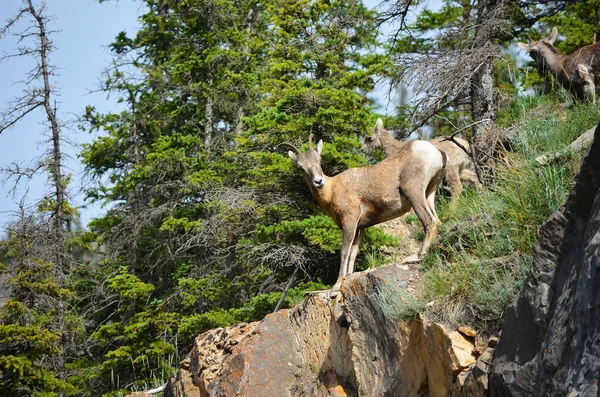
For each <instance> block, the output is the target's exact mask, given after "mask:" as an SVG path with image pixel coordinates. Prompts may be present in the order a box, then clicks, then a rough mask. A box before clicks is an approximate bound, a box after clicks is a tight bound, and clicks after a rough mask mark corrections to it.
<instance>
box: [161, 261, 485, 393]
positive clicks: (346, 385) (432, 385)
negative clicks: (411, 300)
mask: <svg viewBox="0 0 600 397" xmlns="http://www.w3.org/2000/svg"><path fill="white" fill-rule="evenodd" d="M400 273H401V272H400V271H399V269H398V268H397V267H396V266H395V265H390V266H386V267H381V268H378V269H375V270H373V271H366V272H362V273H357V274H354V275H352V276H351V277H349V278H348V279H347V280H346V281H345V282H344V284H343V286H342V290H341V294H340V295H338V296H337V297H335V298H330V297H329V296H328V295H327V294H320V295H319V294H316V295H312V296H309V297H307V298H306V299H305V300H304V301H303V302H302V303H301V304H299V305H298V306H296V307H294V308H292V309H289V310H280V311H279V312H277V313H274V314H270V315H268V316H267V317H266V318H265V319H264V320H263V321H261V322H256V323H251V324H240V325H236V326H232V327H229V328H219V329H215V330H211V331H208V332H206V333H204V334H202V335H200V336H199V337H197V338H196V341H195V344H194V347H193V349H192V352H191V354H190V356H189V357H188V358H187V359H186V360H184V361H183V362H182V364H181V369H180V371H179V372H178V373H177V374H176V375H175V376H174V377H172V378H171V380H170V382H169V384H168V385H167V387H166V389H165V396H167V397H182V396H202V397H205V396H234V395H235V396H248V397H254V396H261V397H269V396H276V397H281V396H294V397H302V396H311V397H321V396H323V397H325V396H336V397H342V396H359V395H360V396H369V397H377V396H425V395H431V396H433V397H445V396H447V395H448V393H449V392H452V393H453V394H452V396H453V397H458V396H481V395H483V394H472V393H475V391H477V393H479V390H485V389H486V387H487V365H488V364H487V361H482V360H478V359H477V358H476V357H475V356H474V355H473V351H474V336H475V335H474V333H473V331H472V330H463V333H461V332H458V331H449V330H447V329H445V328H444V327H443V326H442V325H440V324H435V323H427V322H424V321H423V320H422V319H417V320H414V321H412V322H410V323H406V322H404V321H402V316H403V313H402V308H403V306H402V300H403V299H408V296H407V295H405V293H404V294H403V293H402V292H401V291H402V288H401V287H400V286H399V284H400V281H401V277H400V276H399V275H400ZM486 351H487V353H485V352H484V354H482V355H481V357H484V356H485V357H484V358H485V360H489V359H490V358H491V352H490V351H488V350H486ZM481 357H480V358H481ZM477 368H479V369H481V368H483V371H481V370H480V371H479V372H477V371H476V369H477ZM469 382H470V383H469Z"/></svg>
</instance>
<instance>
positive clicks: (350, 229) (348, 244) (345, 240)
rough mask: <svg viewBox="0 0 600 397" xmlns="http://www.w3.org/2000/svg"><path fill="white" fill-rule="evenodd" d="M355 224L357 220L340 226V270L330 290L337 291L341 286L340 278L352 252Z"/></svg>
mask: <svg viewBox="0 0 600 397" xmlns="http://www.w3.org/2000/svg"><path fill="white" fill-rule="evenodd" d="M356 225H357V222H352V224H350V225H346V224H345V225H343V227H342V233H343V237H342V258H341V261H340V272H339V274H338V278H337V281H336V282H335V284H334V285H333V287H331V290H332V291H337V290H339V289H340V287H341V286H342V279H343V278H344V277H345V276H346V275H347V274H348V269H349V264H350V257H351V254H352V246H353V244H354V240H355V238H356Z"/></svg>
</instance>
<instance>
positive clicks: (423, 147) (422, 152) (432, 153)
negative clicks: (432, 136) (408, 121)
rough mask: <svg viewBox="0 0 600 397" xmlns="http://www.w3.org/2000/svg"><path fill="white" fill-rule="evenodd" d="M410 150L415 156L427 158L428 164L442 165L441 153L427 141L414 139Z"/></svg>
mask: <svg viewBox="0 0 600 397" xmlns="http://www.w3.org/2000/svg"><path fill="white" fill-rule="evenodd" d="M411 151H412V152H413V153H414V154H416V155H417V156H419V157H421V158H424V159H427V163H428V164H432V165H438V166H439V167H442V166H443V161H442V153H441V152H440V151H439V150H438V149H437V148H436V147H435V146H433V145H432V144H431V143H430V142H427V141H414V143H413V145H412V147H411Z"/></svg>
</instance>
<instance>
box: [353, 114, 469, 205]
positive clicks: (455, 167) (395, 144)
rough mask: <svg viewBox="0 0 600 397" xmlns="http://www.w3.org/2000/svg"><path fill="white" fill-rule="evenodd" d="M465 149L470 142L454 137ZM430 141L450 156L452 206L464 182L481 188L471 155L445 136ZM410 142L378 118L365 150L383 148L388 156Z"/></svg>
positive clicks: (447, 172)
mask: <svg viewBox="0 0 600 397" xmlns="http://www.w3.org/2000/svg"><path fill="white" fill-rule="evenodd" d="M454 139H455V140H456V141H457V142H458V143H460V145H461V146H463V147H464V148H465V149H467V148H469V142H467V141H465V140H464V139H460V138H454ZM429 142H431V144H432V145H433V146H435V147H436V148H437V149H438V150H440V151H442V152H444V153H446V155H447V156H448V166H447V168H446V180H447V181H448V186H449V187H450V206H451V207H454V206H455V205H456V200H457V199H458V197H459V196H460V193H461V192H462V188H463V184H462V182H465V183H469V184H471V185H473V186H474V187H475V188H476V189H481V182H479V178H478V177H477V174H476V173H475V171H474V168H473V167H474V164H473V161H472V160H471V157H470V156H469V154H468V153H466V152H465V151H464V150H463V149H461V148H460V147H459V146H458V145H457V144H456V143H454V142H452V141H450V140H446V139H445V138H436V139H432V140H430V141H429ZM407 144H408V142H401V141H398V140H396V139H394V137H393V136H392V135H391V134H390V132H389V131H388V130H386V129H384V128H383V121H382V120H381V119H377V123H376V124H375V129H374V130H373V133H372V134H371V135H365V142H364V144H363V147H362V148H363V150H364V151H365V152H368V153H369V152H372V151H373V150H375V149H379V150H381V151H382V152H383V153H384V154H385V156H386V157H388V156H390V155H392V154H394V153H396V152H398V151H399V150H401V149H402V148H403V147H404V146H405V145H407Z"/></svg>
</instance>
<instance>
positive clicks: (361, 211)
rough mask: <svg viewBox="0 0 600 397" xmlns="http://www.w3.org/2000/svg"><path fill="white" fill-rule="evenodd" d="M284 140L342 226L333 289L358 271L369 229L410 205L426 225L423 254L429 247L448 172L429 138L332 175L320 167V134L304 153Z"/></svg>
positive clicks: (312, 187) (324, 205)
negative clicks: (441, 187)
mask: <svg viewBox="0 0 600 397" xmlns="http://www.w3.org/2000/svg"><path fill="white" fill-rule="evenodd" d="M284 145H285V146H287V147H288V148H289V149H290V150H289V151H288V155H289V156H290V158H291V159H292V160H293V161H294V162H295V163H296V164H297V165H298V167H299V168H300V169H301V170H302V173H303V174H304V179H305V180H306V183H307V184H308V186H309V188H310V190H311V192H312V194H313V196H314V197H315V199H316V200H317V202H318V203H319V205H320V206H321V207H322V208H323V209H324V210H325V211H326V212H327V214H329V216H330V217H331V218H332V219H333V221H334V222H335V223H336V224H337V225H338V226H339V228H340V229H342V234H343V239H342V254H341V263H340V272H339V275H338V278H337V281H336V283H335V285H334V286H333V288H332V289H333V290H338V289H339V288H340V286H341V283H342V279H343V278H344V277H345V276H347V275H350V274H352V272H353V271H354V261H355V260H356V255H357V254H358V249H359V246H360V243H361V241H362V238H363V235H364V231H365V229H366V228H368V227H369V226H373V225H376V224H378V223H381V222H385V221H388V220H390V219H393V218H396V217H399V216H401V215H403V214H405V213H406V212H408V211H409V210H410V209H411V208H413V209H414V211H415V213H416V214H417V216H418V217H419V219H420V220H421V223H422V224H423V228H424V229H425V238H424V240H423V245H422V246H421V250H420V251H419V255H424V254H425V253H426V251H427V248H429V245H430V244H431V242H432V240H433V239H434V238H435V237H436V236H437V230H438V226H439V224H440V220H439V218H438V216H437V213H436V211H435V207H434V201H435V192H436V190H437V188H438V186H439V184H440V183H441V181H442V179H443V177H444V171H445V165H446V155H445V154H444V153H442V152H440V151H439V150H438V149H436V148H435V147H434V146H433V145H431V144H430V143H428V142H425V141H415V142H411V143H409V144H407V145H405V147H404V148H403V149H402V150H400V151H399V152H398V153H396V154H394V155H393V156H390V157H389V158H387V159H385V160H383V161H381V162H380V163H378V164H376V165H372V166H366V167H360V168H350V169H347V170H345V171H344V172H342V173H340V174H338V175H335V176H332V177H330V176H327V175H325V174H324V173H323V170H322V169H321V151H322V150H323V141H322V140H320V141H319V143H318V144H317V148H316V150H315V149H314V148H313V142H312V134H311V135H310V137H309V139H308V152H306V153H302V152H301V151H300V150H298V149H297V148H296V147H294V146H292V145H289V144H284Z"/></svg>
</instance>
